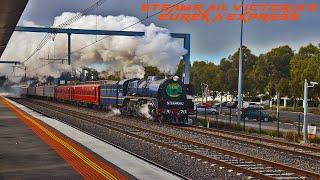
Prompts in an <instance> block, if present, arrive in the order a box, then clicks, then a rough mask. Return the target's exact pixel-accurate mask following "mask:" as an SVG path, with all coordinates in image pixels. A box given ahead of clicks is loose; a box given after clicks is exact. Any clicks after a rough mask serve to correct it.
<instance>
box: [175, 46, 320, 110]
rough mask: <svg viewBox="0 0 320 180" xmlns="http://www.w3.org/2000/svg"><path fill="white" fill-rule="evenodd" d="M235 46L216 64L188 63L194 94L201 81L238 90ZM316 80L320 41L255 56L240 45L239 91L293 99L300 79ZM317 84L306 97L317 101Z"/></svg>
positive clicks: (212, 86) (248, 95)
mask: <svg viewBox="0 0 320 180" xmlns="http://www.w3.org/2000/svg"><path fill="white" fill-rule="evenodd" d="M238 67H239V49H238V50H237V51H236V52H235V53H234V54H232V55H230V56H229V57H227V58H223V59H221V61H220V63H219V64H214V63H213V62H205V61H195V62H194V63H193V64H192V66H191V84H192V86H193V91H194V93H195V94H196V95H200V94H201V83H206V84H208V85H209V89H210V90H212V92H213V94H212V95H214V92H216V91H218V92H221V93H222V94H231V95H233V96H234V97H236V95H237V91H238ZM183 69H184V62H183V61H180V63H179V65H178V69H177V72H176V75H179V76H182V73H183ZM305 79H307V80H308V82H310V81H316V82H319V83H320V44H319V47H317V46H315V45H313V44H309V45H307V46H302V47H301V48H300V49H299V51H298V52H294V51H293V50H292V48H291V47H290V46H288V45H284V46H280V47H277V48H273V49H271V50H270V51H269V52H267V53H264V54H260V55H259V56H256V55H254V54H252V52H251V50H250V49H249V48H248V47H246V46H243V83H244V84H243V94H244V96H245V97H246V98H249V99H252V98H255V97H257V95H264V98H265V99H270V98H272V97H274V96H275V95H276V93H277V92H279V93H280V96H281V97H288V98H291V99H292V100H293V104H294V106H296V102H297V101H296V100H297V99H302V98H303V84H304V80H305ZM319 95H320V88H319V86H317V87H315V88H313V89H310V90H309V98H311V99H312V100H313V101H314V102H319V97H320V96H319Z"/></svg>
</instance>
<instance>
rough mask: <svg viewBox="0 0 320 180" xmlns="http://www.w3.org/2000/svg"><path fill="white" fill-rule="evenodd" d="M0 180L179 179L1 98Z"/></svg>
mask: <svg viewBox="0 0 320 180" xmlns="http://www.w3.org/2000/svg"><path fill="white" fill-rule="evenodd" d="M0 147H1V148H0V162H1V163H0V179H44V178H50V179H51V178H54V179H66V178H67V179H179V178H178V177H176V176H175V175H173V174H171V173H169V172H167V171H164V170H163V169H161V168H158V167H157V166H154V165H152V164H149V163H147V162H145V161H143V160H141V159H139V158H137V157H134V156H132V155H130V154H128V153H126V152H124V151H121V150H119V149H117V148H115V147H113V146H111V145H108V144H107V143H105V142H103V141H100V140H98V139H96V138H94V137H91V136H89V135H87V134H85V133H83V132H81V131H79V130H77V129H74V128H72V127H70V126H67V125H65V124H63V123H61V122H59V121H57V120H54V119H51V118H48V117H44V116H42V115H41V114H38V113H36V112H34V111H32V110H30V109H28V108H26V107H24V106H22V105H19V104H17V103H15V102H13V101H11V100H9V99H7V98H4V97H2V96H0Z"/></svg>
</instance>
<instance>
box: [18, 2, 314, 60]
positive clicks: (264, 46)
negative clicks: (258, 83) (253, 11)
mask: <svg viewBox="0 0 320 180" xmlns="http://www.w3.org/2000/svg"><path fill="white" fill-rule="evenodd" d="M94 2H95V0H77V1H75V0H74V1H65V0H55V1H51V0H31V1H29V4H28V5H27V8H26V10H25V12H24V13H23V16H22V18H21V21H20V23H22V22H23V20H29V21H33V22H35V23H36V24H40V25H44V26H50V25H51V24H52V23H53V18H54V17H55V16H58V15H60V14H61V13H62V12H65V11H75V12H77V11H79V10H81V9H84V8H86V7H88V6H89V5H90V4H92V3H94ZM149 2H150V3H166V2H170V3H173V2H178V0H175V1H173V0H149ZM240 2H241V0H215V1H208V0H188V1H186V3H203V4H210V3H227V5H228V6H231V5H232V4H233V3H240ZM274 2H276V3H296V4H297V3H319V2H318V0H273V1H272V0H245V3H274ZM142 3H146V0H121V1H117V0H107V2H106V3H104V4H103V5H102V6H101V7H100V8H99V9H98V10H97V11H94V12H92V13H93V14H100V15H102V16H108V15H113V16H118V15H120V14H124V15H128V16H135V17H137V18H139V19H143V18H144V17H146V14H145V13H141V11H140V5H141V4H142ZM319 17H320V9H318V11H317V12H315V13H312V14H311V13H304V14H303V15H302V19H301V20H300V21H298V22H272V23H269V24H264V23H263V22H250V23H249V24H247V25H245V26H244V44H246V45H247V46H248V47H249V48H251V49H252V50H253V53H255V54H257V55H259V54H260V53H264V52H266V51H268V50H270V49H271V48H272V47H276V46H280V45H283V44H289V45H290V46H292V47H293V48H294V49H298V48H299V47H300V46H301V45H306V44H308V43H310V42H311V43H315V44H318V43H319V42H320V38H319V37H320V23H318V21H319ZM150 23H154V24H156V25H157V26H160V27H165V28H167V29H169V30H170V31H171V32H182V33H191V59H192V60H213V61H215V62H218V61H219V60H220V59H221V58H222V57H227V56H228V55H230V54H231V53H233V52H235V51H236V49H237V48H238V47H239V40H240V23H239V22H219V23H217V24H206V23H204V22H192V23H190V24H188V23H184V22H169V21H159V20H157V18H156V17H154V18H151V19H148V20H147V21H145V22H144V24H146V25H148V24H150Z"/></svg>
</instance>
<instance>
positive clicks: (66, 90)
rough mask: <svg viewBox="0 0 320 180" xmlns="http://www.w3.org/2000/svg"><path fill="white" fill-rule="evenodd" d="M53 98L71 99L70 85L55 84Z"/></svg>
mask: <svg viewBox="0 0 320 180" xmlns="http://www.w3.org/2000/svg"><path fill="white" fill-rule="evenodd" d="M55 98H56V99H58V100H71V86H57V87H56V89H55Z"/></svg>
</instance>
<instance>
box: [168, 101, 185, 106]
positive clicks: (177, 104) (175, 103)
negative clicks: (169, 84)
mask: <svg viewBox="0 0 320 180" xmlns="http://www.w3.org/2000/svg"><path fill="white" fill-rule="evenodd" d="M167 105H168V106H183V105H184V102H175V101H167Z"/></svg>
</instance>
